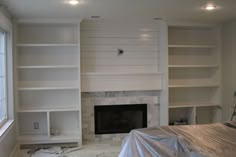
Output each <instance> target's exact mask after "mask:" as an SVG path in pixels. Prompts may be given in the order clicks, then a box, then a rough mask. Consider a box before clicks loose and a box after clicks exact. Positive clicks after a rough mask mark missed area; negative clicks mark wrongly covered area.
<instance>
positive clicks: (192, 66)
mask: <svg viewBox="0 0 236 157" xmlns="http://www.w3.org/2000/svg"><path fill="white" fill-rule="evenodd" d="M168 67H169V68H217V67H218V65H217V64H208V65H169V66H168Z"/></svg>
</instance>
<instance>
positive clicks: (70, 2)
mask: <svg viewBox="0 0 236 157" xmlns="http://www.w3.org/2000/svg"><path fill="white" fill-rule="evenodd" d="M67 3H69V4H71V5H77V4H79V1H78V0H68V1H67Z"/></svg>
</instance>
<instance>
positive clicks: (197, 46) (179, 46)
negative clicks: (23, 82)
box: [168, 44, 216, 48]
mask: <svg viewBox="0 0 236 157" xmlns="http://www.w3.org/2000/svg"><path fill="white" fill-rule="evenodd" d="M168 47H169V48H216V46H215V45H181V44H177V45H168Z"/></svg>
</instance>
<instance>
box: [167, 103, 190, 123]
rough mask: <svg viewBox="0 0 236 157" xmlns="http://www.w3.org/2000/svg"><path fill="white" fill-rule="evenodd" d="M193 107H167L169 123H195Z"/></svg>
mask: <svg viewBox="0 0 236 157" xmlns="http://www.w3.org/2000/svg"><path fill="white" fill-rule="evenodd" d="M194 112H195V108H194V107H181V108H169V115H170V116H169V125H189V124H195V116H194Z"/></svg>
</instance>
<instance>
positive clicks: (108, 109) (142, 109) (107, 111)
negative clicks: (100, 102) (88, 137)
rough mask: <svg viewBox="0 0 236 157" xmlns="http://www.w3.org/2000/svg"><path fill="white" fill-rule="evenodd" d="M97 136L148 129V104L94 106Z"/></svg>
mask: <svg viewBox="0 0 236 157" xmlns="http://www.w3.org/2000/svg"><path fill="white" fill-rule="evenodd" d="M94 113H95V116H94V118H95V134H113V133H128V132H130V131H131V130H132V129H139V128H146V127H147V104H128V105H105V106H94Z"/></svg>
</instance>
